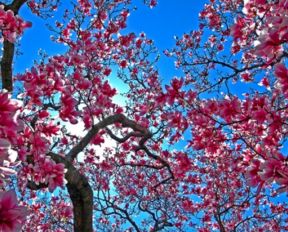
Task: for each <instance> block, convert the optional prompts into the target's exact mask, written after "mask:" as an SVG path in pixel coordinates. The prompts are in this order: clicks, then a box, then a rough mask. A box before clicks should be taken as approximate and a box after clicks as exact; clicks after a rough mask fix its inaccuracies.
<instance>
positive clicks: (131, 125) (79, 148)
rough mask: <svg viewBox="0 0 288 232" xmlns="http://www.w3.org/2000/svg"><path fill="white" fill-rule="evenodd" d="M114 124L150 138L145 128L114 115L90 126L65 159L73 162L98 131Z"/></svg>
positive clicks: (121, 115)
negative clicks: (119, 124)
mask: <svg viewBox="0 0 288 232" xmlns="http://www.w3.org/2000/svg"><path fill="white" fill-rule="evenodd" d="M114 123H121V124H122V125H123V127H129V128H131V129H133V130H134V131H137V132H140V133H141V134H142V136H143V137H145V138H148V137H149V136H151V133H150V132H149V131H148V129H147V128H145V127H142V126H141V125H139V124H137V123H136V122H134V121H132V120H130V119H128V118H126V117H125V116H124V115H123V114H115V115H112V116H109V117H107V118H104V119H103V120H102V121H100V122H99V123H97V124H95V125H93V126H92V128H91V129H90V130H89V131H88V133H87V134H86V135H85V136H84V137H83V138H82V139H81V140H80V142H79V143H77V145H75V146H74V147H73V148H72V149H71V150H70V151H69V152H68V154H67V159H68V160H69V161H72V160H74V159H75V158H76V157H77V155H78V154H79V153H80V152H81V151H83V149H84V148H85V147H86V146H87V145H88V144H89V143H90V141H91V140H92V139H93V137H94V136H95V135H96V134H97V133H98V132H99V130H101V129H104V128H105V127H107V126H109V125H112V124H114Z"/></svg>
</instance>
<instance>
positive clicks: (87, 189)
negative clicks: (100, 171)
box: [48, 153, 93, 232]
mask: <svg viewBox="0 0 288 232" xmlns="http://www.w3.org/2000/svg"><path fill="white" fill-rule="evenodd" d="M48 155H49V156H50V157H51V158H52V159H53V160H54V161H55V162H56V163H63V164H65V168H66V169H67V172H66V174H65V178H66V180H67V182H68V183H67V188H68V192H69V195H70V198H71V201H72V204H73V214H74V231H75V232H84V231H85V232H90V231H91V232H92V231H93V223H92V218H93V191H92V189H91V186H90V185H89V183H88V180H87V178H86V177H85V176H83V175H82V174H80V173H79V171H78V170H77V169H76V168H75V167H74V166H73V165H72V164H71V163H70V162H69V161H67V160H66V159H65V158H63V157H61V156H59V155H56V154H54V153H49V154H48Z"/></svg>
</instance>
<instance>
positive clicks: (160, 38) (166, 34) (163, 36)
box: [15, 0, 207, 79]
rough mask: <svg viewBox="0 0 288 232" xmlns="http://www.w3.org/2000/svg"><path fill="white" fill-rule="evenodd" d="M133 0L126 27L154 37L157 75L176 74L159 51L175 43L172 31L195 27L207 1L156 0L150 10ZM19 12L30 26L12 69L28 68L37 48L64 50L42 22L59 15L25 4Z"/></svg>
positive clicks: (186, 30) (35, 57) (60, 51)
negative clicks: (43, 15)
mask: <svg viewBox="0 0 288 232" xmlns="http://www.w3.org/2000/svg"><path fill="white" fill-rule="evenodd" d="M63 2H65V1H63ZM67 2H68V1H67ZM134 2H135V3H134V4H137V10H136V11H133V12H132V13H131V16H130V17H129V19H128V28H127V31H129V32H135V33H136V34H138V33H140V32H145V33H146V34H147V36H148V37H149V38H150V39H153V40H154V41H155V44H156V46H157V47H158V49H159V52H160V53H161V59H160V62H159V70H160V75H161V76H162V77H163V78H168V79H170V78H171V77H172V76H173V75H176V74H177V72H175V69H174V64H173V62H174V61H173V59H168V58H166V57H165V56H164V55H162V51H163V50H164V49H167V48H172V47H173V46H174V45H175V40H174V36H175V35H178V36H181V35H182V34H183V33H184V32H188V31H191V30H193V29H196V28H197V26H198V20H197V17H198V14H199V12H200V10H201V9H202V8H203V6H204V4H205V2H207V1H205V0H198V1H191V0H177V1H175V0H159V4H158V6H157V7H155V8H154V9H152V10H151V9H150V8H149V7H147V6H145V5H144V4H140V3H139V2H140V0H135V1H134ZM141 2H142V1H141ZM61 7H66V4H63V3H62V6H61ZM67 7H68V4H67ZM20 15H21V16H22V17H23V18H24V19H25V20H28V21H31V22H32V28H30V29H27V30H26V31H25V33H24V35H23V37H22V39H21V46H20V47H19V48H20V51H21V52H22V53H23V54H22V55H20V56H18V57H16V59H15V73H19V72H23V71H25V69H26V68H30V67H31V66H32V65H33V61H34V60H37V58H38V57H39V56H38V51H39V49H43V50H44V51H46V52H47V54H49V55H55V54H61V53H63V52H64V51H65V48H64V46H62V45H59V44H56V43H54V42H51V40H50V35H51V32H50V31H49V30H48V29H47V28H46V26H45V24H46V23H47V22H50V23H52V22H53V21H54V20H55V19H57V18H58V17H59V16H57V15H56V17H54V18H53V19H51V18H50V19H46V20H43V19H40V18H38V17H37V16H34V15H33V14H31V13H30V11H29V10H28V9H27V7H24V8H23V9H22V10H21V11H20Z"/></svg>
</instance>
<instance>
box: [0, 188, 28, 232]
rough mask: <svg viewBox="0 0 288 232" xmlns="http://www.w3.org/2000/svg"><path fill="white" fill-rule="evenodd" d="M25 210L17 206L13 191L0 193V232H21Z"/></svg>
mask: <svg viewBox="0 0 288 232" xmlns="http://www.w3.org/2000/svg"><path fill="white" fill-rule="evenodd" d="M26 215H27V210H26V209H25V207H23V206H18V204H17V198H16V194H15V192H14V191H12V190H10V191H8V192H0V231H1V232H14V231H15V232H17V231H20V230H21V227H22V224H23V223H24V220H25V217H26Z"/></svg>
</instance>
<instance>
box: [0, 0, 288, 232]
mask: <svg viewBox="0 0 288 232" xmlns="http://www.w3.org/2000/svg"><path fill="white" fill-rule="evenodd" d="M25 3H27V5H28V7H30V8H31V10H32V12H34V13H35V14H37V15H39V16H41V17H45V16H47V14H51V13H52V11H51V10H55V9H56V7H57V4H58V1H49V3H48V2H47V1H44V0H42V1H21V0H14V1H12V2H8V1H7V2H2V5H3V8H2V11H1V12H0V13H1V14H0V16H1V17H0V18H1V20H2V24H0V25H1V32H2V37H3V55H2V60H1V76H2V86H3V89H6V90H8V92H12V90H13V85H12V84H13V81H12V80H13V78H12V61H13V56H14V46H15V45H14V43H15V41H16V39H17V36H19V35H21V34H22V33H23V30H24V29H25V28H26V27H29V26H30V25H29V23H26V22H24V21H23V20H22V19H21V18H20V17H19V16H17V14H18V11H19V9H20V7H21V6H22V5H23V4H25ZM130 4H131V3H130V1H129V0H117V1H116V0H95V1H89V0H79V1H77V2H74V4H72V5H71V7H70V8H69V9H68V10H66V11H65V13H64V16H63V21H61V22H56V23H55V27H53V33H54V40H55V41H56V42H58V43H61V44H65V45H66V46H67V51H66V52H65V53H64V54H62V55H56V56H52V57H46V56H43V57H42V58H41V59H40V60H39V61H38V62H37V63H36V64H35V65H34V67H33V68H31V70H28V71H26V72H25V73H24V74H21V75H17V76H15V79H17V80H19V81H21V82H22V83H23V89H24V90H23V93H21V94H20V95H19V96H18V98H17V99H18V100H11V98H10V96H9V93H7V92H5V91H2V93H1V95H0V98H1V101H0V109H1V110H0V117H1V120H0V125H1V127H0V129H1V131H0V132H1V133H0V145H1V149H0V151H1V153H0V154H1V159H0V161H1V167H0V171H1V187H2V190H3V192H1V193H0V205H1V207H0V215H1V217H0V218H2V219H0V228H1V230H3V231H19V230H20V228H21V225H23V224H24V225H23V226H24V227H23V230H25V231H71V229H72V227H73V228H74V230H75V231H92V230H93V229H95V230H100V231H124V230H127V231H165V230H166V231H187V230H193V229H194V230H196V231H214V230H215V231H250V230H253V231H267V230H269V231H270V230H271V231H272V230H274V231H283V230H285V229H287V205H286V203H285V200H283V197H284V195H283V193H281V192H284V193H285V194H286V192H287V184H288V182H287V181H288V168H287V160H286V157H287V155H286V153H285V149H286V146H285V141H286V136H287V78H288V71H287V68H286V63H285V62H286V58H287V52H286V51H285V48H286V47H287V40H288V33H287V31H288V30H287V27H288V26H287V24H288V20H287V17H288V16H287V11H288V5H287V1H284V0H282V1H281V0H280V1H265V0H263V1H262V0H261V1H256V0H250V1H244V2H243V1H236V0H235V1H225V0H219V1H212V0H211V1H210V3H209V4H206V5H205V8H204V10H203V11H202V12H201V13H200V25H199V30H197V31H192V32H191V33H187V34H184V35H183V37H182V38H179V39H177V41H176V47H175V48H174V49H172V50H167V51H165V54H166V55H168V56H172V57H174V58H175V59H176V66H177V68H179V69H181V70H183V77H174V78H172V79H171V82H170V84H167V85H165V86H163V84H162V82H161V79H160V77H159V74H158V71H157V67H156V63H157V59H158V56H157V49H156V48H155V47H154V45H153V41H152V40H150V39H148V38H147V37H146V36H145V34H144V33H142V34H140V35H138V36H137V35H135V34H134V33H126V32H124V31H123V29H125V28H126V20H127V17H128V16H129V12H130V11H131V9H132V7H133V6H132V5H130ZM146 4H148V5H150V6H155V5H156V2H155V1H147V2H146ZM114 70H118V71H117V78H119V79H120V80H122V81H123V83H125V84H126V85H127V86H128V87H129V88H128V91H127V93H126V94H125V97H126V105H125V106H124V107H123V106H120V105H118V104H116V103H115V102H114V101H113V97H114V96H115V95H116V94H117V90H116V89H114V88H112V87H111V85H110V83H109V80H111V79H112V80H113V78H116V77H115V76H114V75H111V74H113V73H114ZM258 84H260V86H259V85H258ZM71 128H72V129H71ZM79 128H80V129H79ZM75 130H78V131H79V132H77V133H75ZM107 141H108V142H107ZM112 141H114V142H112ZM180 142H181V143H180ZM107 143H109V144H108V145H107ZM183 144H184V145H183ZM103 147H104V148H103ZM13 174H14V176H12V177H11V175H13ZM15 174H16V175H17V179H15V178H14V177H15ZM57 187H62V190H60V189H59V188H57ZM12 188H14V189H17V193H18V194H17V195H18V196H19V198H20V201H21V202H20V205H21V206H19V205H18V204H17V202H16V194H15V192H13V191H11V190H10V189H12ZM8 190H10V191H8ZM48 191H49V192H50V193H49V192H48ZM51 192H55V196H52V195H51ZM284 199H285V198H284ZM24 206H25V207H24ZM25 217H26V221H25Z"/></svg>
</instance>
